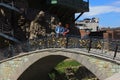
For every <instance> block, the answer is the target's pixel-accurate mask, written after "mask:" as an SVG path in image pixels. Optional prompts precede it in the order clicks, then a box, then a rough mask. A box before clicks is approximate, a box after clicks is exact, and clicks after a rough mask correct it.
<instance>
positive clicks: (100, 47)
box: [0, 36, 120, 61]
mask: <svg viewBox="0 0 120 80" xmlns="http://www.w3.org/2000/svg"><path fill="white" fill-rule="evenodd" d="M46 48H69V49H74V48H77V49H79V50H81V51H84V52H87V53H90V54H93V55H94V54H95V55H100V56H103V57H107V58H110V59H112V60H113V59H115V60H118V61H120V40H114V41H113V40H104V39H98V38H90V39H81V38H80V37H76V36H68V37H59V38H57V37H54V36H53V37H42V38H39V39H33V40H29V41H26V42H24V43H21V44H17V45H9V47H8V48H5V49H2V50H0V52H1V53H0V56H2V58H1V60H2V59H5V58H9V57H12V56H15V55H18V54H20V53H22V52H30V51H35V50H40V49H46Z"/></svg>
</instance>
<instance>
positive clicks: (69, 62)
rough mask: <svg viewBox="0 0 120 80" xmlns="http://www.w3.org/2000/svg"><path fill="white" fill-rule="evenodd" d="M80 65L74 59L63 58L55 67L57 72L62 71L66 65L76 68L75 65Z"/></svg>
mask: <svg viewBox="0 0 120 80" xmlns="http://www.w3.org/2000/svg"><path fill="white" fill-rule="evenodd" d="M78 66H80V63H78V62H77V61H75V60H71V59H67V60H64V61H63V62H61V63H59V64H58V65H57V66H56V67H55V69H56V70H57V71H58V72H59V73H64V72H65V69H66V68H68V67H71V68H74V69H75V70H76V67H78Z"/></svg>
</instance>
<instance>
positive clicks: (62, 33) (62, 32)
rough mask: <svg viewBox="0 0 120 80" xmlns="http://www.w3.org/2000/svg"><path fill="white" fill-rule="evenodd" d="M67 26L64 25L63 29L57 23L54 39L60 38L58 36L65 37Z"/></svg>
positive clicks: (67, 30) (67, 31) (60, 24)
mask: <svg viewBox="0 0 120 80" xmlns="http://www.w3.org/2000/svg"><path fill="white" fill-rule="evenodd" d="M68 27H69V25H68V24H66V25H65V27H63V26H62V23H61V22H59V23H58V25H57V26H56V28H55V32H56V37H60V36H67V35H68V33H69V29H68Z"/></svg>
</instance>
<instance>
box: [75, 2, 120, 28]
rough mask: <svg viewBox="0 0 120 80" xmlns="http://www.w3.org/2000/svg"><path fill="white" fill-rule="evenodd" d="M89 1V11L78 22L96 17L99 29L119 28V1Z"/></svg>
mask: <svg viewBox="0 0 120 80" xmlns="http://www.w3.org/2000/svg"><path fill="white" fill-rule="evenodd" d="M89 1H90V3H89V9H90V11H89V12H86V13H84V14H83V15H82V16H81V17H80V18H79V19H78V20H83V19H84V18H93V17H96V18H99V26H100V27H111V28H113V27H120V0H89ZM78 14H79V13H77V14H76V15H75V17H76V16H77V15H78Z"/></svg>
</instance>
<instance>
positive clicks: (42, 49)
mask: <svg viewBox="0 0 120 80" xmlns="http://www.w3.org/2000/svg"><path fill="white" fill-rule="evenodd" d="M119 43H120V42H119V41H116V42H115V41H111V42H110V41H105V40H103V39H84V40H83V39H81V38H79V37H74V36H69V37H60V38H55V37H44V38H40V39H34V40H30V41H28V42H25V43H23V44H18V45H14V46H13V45H10V46H9V48H6V49H5V50H3V49H2V50H0V60H1V61H0V80H34V79H35V78H36V79H38V80H40V79H41V80H49V79H48V73H49V72H50V71H51V70H52V69H53V68H54V67H55V66H56V65H57V64H58V63H59V62H61V61H63V60H65V59H66V58H71V59H74V60H76V61H78V62H79V63H81V64H82V65H83V66H85V67H86V68H87V69H88V70H90V71H91V72H92V73H93V74H94V75H96V77H97V78H98V79H99V80H120V76H118V75H120V46H119ZM107 48H109V49H107ZM8 57H9V58H8Z"/></svg>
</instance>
